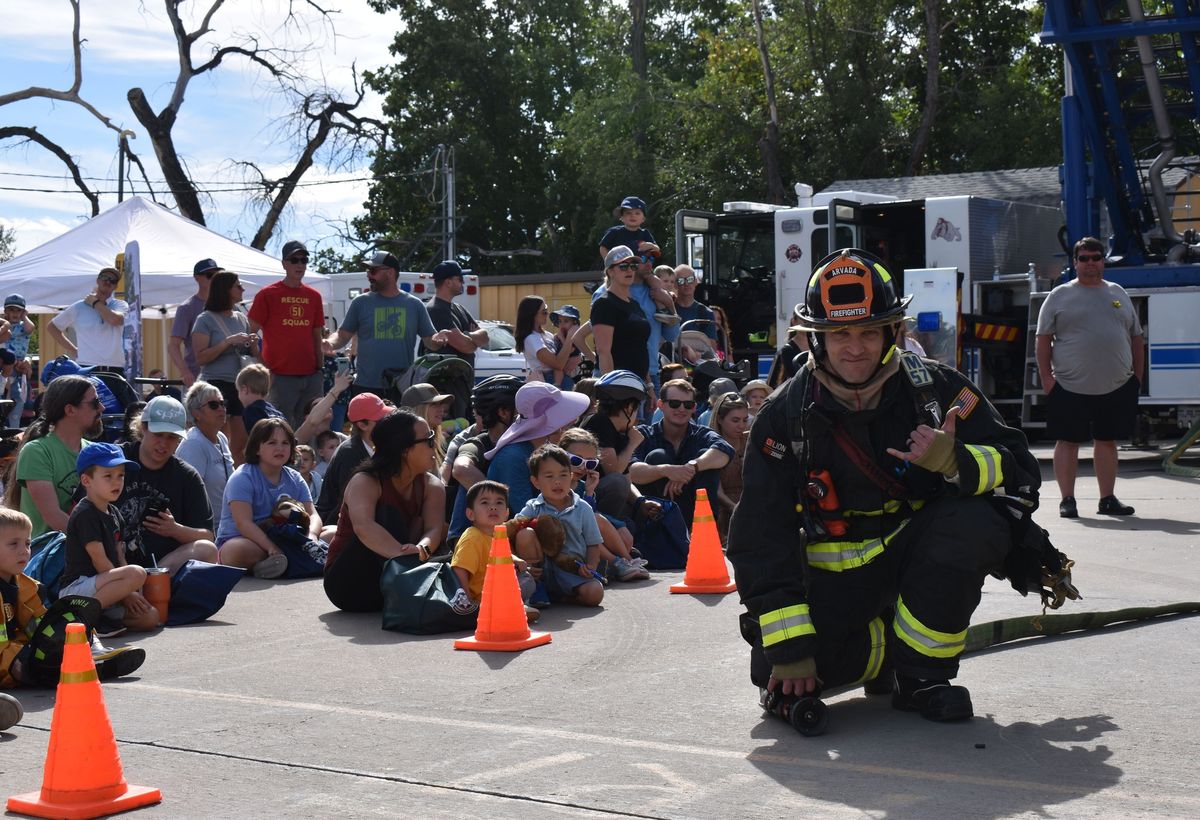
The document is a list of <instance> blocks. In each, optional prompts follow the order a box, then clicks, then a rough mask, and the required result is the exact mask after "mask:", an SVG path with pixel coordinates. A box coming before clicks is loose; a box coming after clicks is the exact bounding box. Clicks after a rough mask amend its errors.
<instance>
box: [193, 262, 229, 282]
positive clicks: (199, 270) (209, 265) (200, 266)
mask: <svg viewBox="0 0 1200 820" xmlns="http://www.w3.org/2000/svg"><path fill="white" fill-rule="evenodd" d="M223 270H225V269H224V268H223V267H221V266H220V265H218V264H217V261H216V260H215V259H201V260H200V261H199V262H197V263H196V264H195V265H194V266H193V267H192V276H199V275H200V274H204V275H205V276H207V277H208V278H209V279H211V278H212V277H213V274H215V273H219V272H220V271H223Z"/></svg>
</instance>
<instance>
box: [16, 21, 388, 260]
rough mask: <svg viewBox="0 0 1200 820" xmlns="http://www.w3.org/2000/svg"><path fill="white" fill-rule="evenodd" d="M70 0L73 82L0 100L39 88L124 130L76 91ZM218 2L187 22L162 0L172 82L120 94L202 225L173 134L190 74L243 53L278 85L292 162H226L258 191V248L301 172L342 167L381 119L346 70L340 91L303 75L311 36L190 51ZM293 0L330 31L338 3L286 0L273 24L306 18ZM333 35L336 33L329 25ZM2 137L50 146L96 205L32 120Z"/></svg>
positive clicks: (65, 153)
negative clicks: (172, 58) (270, 165)
mask: <svg viewBox="0 0 1200 820" xmlns="http://www.w3.org/2000/svg"><path fill="white" fill-rule="evenodd" d="M68 2H69V3H70V4H71V9H72V12H73V17H74V25H73V28H72V49H73V55H74V82H73V83H72V85H71V87H70V88H68V89H66V90H56V89H49V88H42V87H30V88H27V89H23V90H20V91H16V92H11V93H8V94H0V106H3V105H6V104H9V103H14V102H18V101H21V100H28V99H33V98H39V97H40V98H44V99H50V100H57V101H62V102H68V103H71V104H73V105H77V106H80V107H82V108H83V109H84V110H86V111H87V112H88V113H89V114H91V115H92V116H93V117H94V118H95V119H96V120H97V122H98V123H99V124H100V125H102V126H103V127H105V128H108V129H111V130H113V131H115V132H117V133H121V131H122V129H121V127H120V126H119V125H118V124H116V123H115V122H114V120H113V117H111V116H109V115H108V114H104V113H102V112H101V111H99V110H98V109H97V108H96V107H95V106H93V105H92V104H91V103H90V102H88V101H87V100H86V99H85V98H84V97H83V96H82V94H81V88H82V84H83V76H84V72H83V59H82V42H83V39H82V37H81V33H80V15H79V0H68ZM224 3H225V0H208V4H207V6H206V7H204V8H202V9H201V13H200V15H199V22H198V23H197V24H196V25H195V26H194V27H189V26H188V24H187V23H185V21H184V19H183V14H182V10H183V8H184V7H185V6H190V5H191V4H190V3H185V0H163V6H164V8H165V10H166V14H167V19H168V20H169V21H170V24H171V29H172V32H173V34H174V37H175V43H176V50H177V52H178V55H179V70H178V73H177V75H176V77H175V81H174V82H173V83H172V84H171V93H170V96H169V97H168V99H167V101H166V102H165V103H164V104H163V105H162V106H161V107H159V108H158V109H157V110H156V109H155V107H154V105H153V103H152V102H151V100H150V98H149V97H148V96H147V94H146V93H145V92H144V91H143V90H142V89H141V88H140V87H135V88H131V89H130V90H129V92H128V94H127V100H128V102H129V106H130V109H131V110H132V112H133V115H134V117H136V119H137V120H138V122H139V123H140V124H141V125H142V127H143V128H144V129H145V130H146V133H147V136H148V137H149V138H150V142H151V145H152V147H153V149H154V154H155V157H156V159H157V161H158V165H159V169H160V171H161V173H162V175H163V178H164V179H165V181H166V185H167V189H168V191H169V192H170V195H171V197H172V198H173V199H174V201H175V204H176V206H177V207H178V209H179V211H180V213H181V214H183V215H184V216H186V217H188V218H189V219H191V220H193V221H195V222H198V223H200V224H201V225H203V224H204V223H205V218H204V206H203V204H202V201H201V193H200V189H199V187H198V186H197V185H196V184H195V182H194V181H193V179H192V177H191V174H190V172H189V171H188V169H187V168H186V166H185V164H184V162H183V160H182V158H181V157H180V156H179V152H178V150H177V148H176V146H175V142H174V139H173V136H172V132H173V129H174V126H175V124H176V122H177V121H178V117H179V113H180V110H181V109H182V106H183V102H184V99H185V95H186V92H187V88H188V85H189V84H190V83H191V81H192V80H193V79H195V78H196V77H199V76H202V75H204V74H206V73H208V72H212V71H215V70H216V69H217V68H218V67H219V66H221V65H222V64H223V63H224V62H225V61H226V60H232V59H240V60H246V61H248V62H250V63H251V64H254V65H257V66H258V67H259V68H261V69H262V70H263V71H264V72H265V73H266V74H267V75H268V76H269V77H271V78H272V79H273V80H274V82H275V85H276V89H277V91H278V92H279V93H280V94H282V95H283V96H284V97H285V98H287V99H288V100H290V101H291V103H292V105H293V106H294V110H295V111H296V116H295V117H294V118H293V119H292V122H293V126H292V128H291V131H290V132H286V131H285V132H284V133H282V134H281V137H282V138H284V139H290V140H291V141H292V143H293V144H294V145H295V152H296V159H295V161H294V163H293V165H292V168H291V169H290V170H289V171H288V172H287V173H285V174H284V175H282V176H281V177H278V178H274V177H269V176H268V175H267V174H266V173H265V172H263V170H262V169H261V168H260V167H259V165H258V164H257V163H255V162H254V161H251V160H242V161H237V160H235V161H234V164H235V165H236V166H237V167H240V168H241V169H243V171H244V172H245V173H246V174H247V175H248V177H249V178H250V179H251V180H253V181H254V183H255V184H256V185H257V186H258V188H259V193H258V195H257V198H252V202H257V204H259V205H260V206H261V207H262V210H263V219H262V223H261V225H260V227H259V229H258V230H257V232H256V233H255V236H254V238H253V240H252V241H251V244H252V245H253V246H254V247H256V248H259V249H262V248H264V247H266V243H267V242H268V241H269V239H270V237H271V235H272V233H273V232H274V231H275V228H276V227H277V225H278V223H279V219H280V217H281V215H282V213H283V211H284V209H285V208H286V206H287V203H288V201H289V199H290V197H291V196H292V194H293V193H294V191H295V190H296V187H297V185H299V183H300V180H301V178H302V177H303V176H304V174H305V173H306V172H307V171H309V170H310V169H311V168H312V167H313V165H314V164H317V163H318V162H319V163H321V164H324V165H325V166H327V167H330V168H334V169H337V168H340V167H344V166H345V165H346V164H347V163H349V162H351V161H353V160H354V159H356V158H357V157H360V156H361V155H362V153H363V152H364V151H366V150H368V149H370V148H371V147H374V146H375V145H376V144H378V141H379V140H380V139H382V133H383V125H382V123H380V122H378V121H376V120H373V119H370V118H367V117H363V116H360V115H358V114H357V113H356V109H357V108H358V106H359V105H360V104H361V102H362V100H363V95H364V89H363V88H362V86H361V84H360V83H359V82H358V78H357V75H355V77H354V81H353V86H354V87H353V93H352V94H351V95H350V96H349V98H343V96H342V95H340V94H339V93H337V92H335V91H334V90H332V89H330V88H327V87H325V86H323V85H320V84H317V83H313V82H312V81H310V80H309V79H308V78H307V77H306V76H305V73H304V72H303V71H302V69H301V59H302V57H303V56H304V55H305V54H306V53H307V52H308V51H309V50H311V49H312V48H314V47H315V42H314V41H313V40H309V41H308V42H300V43H292V44H285V45H272V44H268V43H265V42H263V41H262V37H261V36H260V35H255V34H246V35H234V36H232V38H231V42H228V43H224V44H221V45H212V46H209V48H210V52H209V53H208V54H206V55H204V56H197V54H196V52H198V51H199V50H201V48H202V41H203V40H204V38H205V37H206V36H207V35H209V34H212V33H214V32H215V30H216V29H215V24H214V18H215V17H216V15H217V13H218V12H219V11H220V9H221V7H222V6H223V5H224ZM298 7H299V8H302V9H305V10H306V11H308V12H310V13H312V12H315V13H316V15H317V17H318V19H319V20H320V21H321V23H322V24H324V25H325V26H326V27H328V29H329V31H330V32H333V23H332V20H333V15H334V14H335V13H336V12H333V11H330V10H326V9H324V8H323V7H321V6H320V5H318V4H317V3H316V2H315V1H314V0H289V4H288V9H287V12H286V13H285V15H284V19H282V20H280V21H279V29H280V30H281V31H284V32H297V31H303V30H305V24H303V23H302V22H300V18H299V12H298ZM333 34H334V36H335V37H336V32H333ZM5 138H19V139H22V140H24V141H26V142H33V143H36V144H38V145H40V146H42V147H43V148H45V149H46V150H48V151H50V152H52V153H53V154H55V156H57V157H58V158H59V160H60V161H61V162H62V163H63V164H64V165H65V166H66V168H67V169H68V171H69V172H70V173H71V175H72V178H73V179H74V181H75V184H76V187H78V188H79V190H80V192H81V193H82V194H83V195H84V196H85V197H86V198H87V199H88V200H89V202H90V203H91V208H92V214H93V215H95V214H97V213H99V210H100V203H99V195H98V194H97V193H96V191H94V190H93V189H91V188H90V187H89V186H88V185H87V183H86V182H85V178H84V174H83V173H82V171H81V170H80V168H79V166H78V164H77V163H76V162H75V160H74V158H73V157H72V156H71V154H70V152H69V150H68V149H67V148H66V147H64V146H62V145H60V144H59V143H58V142H55V141H54V140H52V139H50V138H49V137H47V136H46V135H44V134H43V133H41V132H40V131H39V130H38V128H37V127H33V126H20V125H12V126H5V127H0V140H3V139H5ZM122 150H123V151H125V152H126V153H127V155H128V156H129V158H130V159H131V161H132V162H133V163H134V164H135V165H137V166H138V167H139V169H140V170H141V173H142V177H143V180H145V182H146V185H147V187H148V188H151V190H153V188H152V186H151V185H150V182H149V180H148V179H147V177H146V173H145V168H144V167H143V166H142V163H141V160H140V159H139V158H138V156H137V155H136V154H134V153H133V152H132V151H129V149H128V147H127V144H126V143H124V141H122Z"/></svg>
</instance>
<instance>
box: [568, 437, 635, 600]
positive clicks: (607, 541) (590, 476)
mask: <svg viewBox="0 0 1200 820" xmlns="http://www.w3.org/2000/svg"><path fill="white" fill-rule="evenodd" d="M558 446H559V447H561V448H563V450H565V451H566V453H567V458H569V459H570V461H571V474H572V476H574V478H575V480H576V482H577V483H576V485H575V492H576V493H577V494H578V495H579V496H580V497H581V498H582V499H583V500H584V501H586V502H587V504H588V506H590V507H591V508H592V509H593V510H595V509H596V485H597V484H599V483H600V442H599V441H597V440H596V437H595V436H594V435H592V434H591V433H590V432H588V431H587V430H584V429H583V428H581V427H572V428H571V429H570V430H567V431H566V432H565V433H563V434H562V438H561V439H559V441H558ZM596 524H597V525H599V527H600V536H601V538H603V545H602V546H601V548H600V558H601V560H604V561H607V562H608V563H609V567H610V568H611V574H610V576H609V577H610V578H611V577H613V576H615V577H616V578H617V579H619V580H621V581H644V580H646V579H647V578H649V577H650V573H649V572H647V571H646V562H645V561H644V560H643V559H641V558H634V557H633V554H632V552H631V550H632V548H633V533H631V532H630V531H629V527H628V526H627V525H626V523H625V522H624V521H622V520H620V519H619V518H610V517H609V516H606V515H604V514H603V513H601V512H596Z"/></svg>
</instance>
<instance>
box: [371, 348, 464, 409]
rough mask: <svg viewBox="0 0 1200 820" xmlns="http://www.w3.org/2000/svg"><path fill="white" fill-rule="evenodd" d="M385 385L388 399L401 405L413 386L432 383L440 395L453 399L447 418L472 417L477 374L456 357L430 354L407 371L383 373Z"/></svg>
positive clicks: (418, 360)
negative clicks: (405, 394)
mask: <svg viewBox="0 0 1200 820" xmlns="http://www.w3.org/2000/svg"><path fill="white" fill-rule="evenodd" d="M383 378H384V382H385V383H386V384H387V386H388V395H387V398H388V399H390V400H391V401H392V402H393V403H394V404H396V405H399V404H400V396H401V394H403V393H404V391H405V390H407V389H408V388H410V387H412V386H413V385H414V384H432V385H433V386H434V387H436V388H437V389H438V392H439V393H443V394H445V395H447V396H453V397H454V405H453V406H452V407H451V408H450V410H451V412H448V413H447V414H446V417H447V418H448V419H450V418H454V419H460V418H461V419H466V418H469V413H470V410H471V390H472V388H473V387H474V386H475V371H474V369H473V368H472V367H471V365H469V364H467V362H466V361H464V360H463V359H460V358H458V357H457V356H450V355H447V354H445V353H427V354H425V355H424V356H420V357H418V358H417V360H416V361H415V362H413V365H412V367H410V368H408V370H384V371H383Z"/></svg>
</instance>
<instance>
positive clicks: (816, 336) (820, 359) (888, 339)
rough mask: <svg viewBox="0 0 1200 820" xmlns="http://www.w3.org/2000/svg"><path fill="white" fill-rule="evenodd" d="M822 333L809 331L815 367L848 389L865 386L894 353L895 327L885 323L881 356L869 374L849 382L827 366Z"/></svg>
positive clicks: (859, 388)
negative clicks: (857, 380)
mask: <svg viewBox="0 0 1200 820" xmlns="http://www.w3.org/2000/svg"><path fill="white" fill-rule="evenodd" d="M824 335H825V334H823V333H814V332H809V334H808V346H809V348H811V349H812V351H813V354H814V355H813V358H814V360H815V361H816V365H817V367H819V368H821V369H822V370H824V371H825V372H826V373H828V374H829V378H831V379H833V380H834V381H835V382H837V383H838V384H840V385H842V386H843V387H846V388H849V389H850V390H861V389H862V388H863V387H866V386H867V385H868V384H870V383H871V382H872V381H874V380H875V377H876V376H878V375H879V371H880V370H881V369H882V368H883V366H884V365H885V364H887V363H888V362H889V361H890V360H891V358H892V357H893V356H895V355H896V328H895V327H894V326H893V325H887V326H885V327H884V328H883V349H884V353H883V356H882V357H881V358H880V359H879V361H878V362H876V363H875V369H874V370H872V371H871V375H870V376H867V378H865V379H863V380H862V381H860V382H849V381H846V380H845V379H843V378H842V377H841V376H839V375H838V374H837V373H836V372H835V371H834V370H833V368H831V367H829V365H828V359H829V353H828V351H827V350H825V344H824V342H823V341H822V337H823V336H824Z"/></svg>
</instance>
